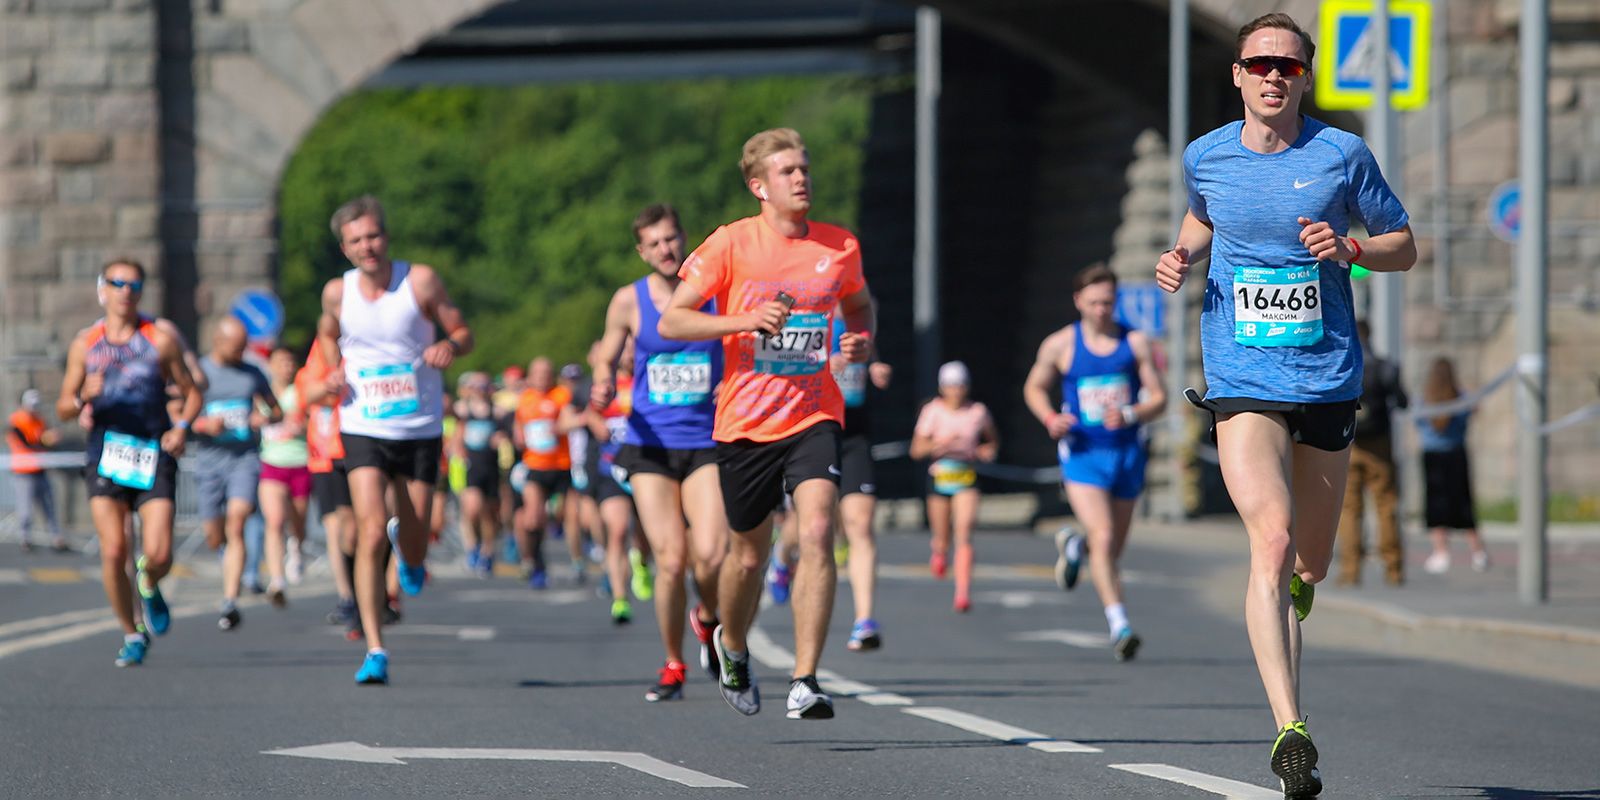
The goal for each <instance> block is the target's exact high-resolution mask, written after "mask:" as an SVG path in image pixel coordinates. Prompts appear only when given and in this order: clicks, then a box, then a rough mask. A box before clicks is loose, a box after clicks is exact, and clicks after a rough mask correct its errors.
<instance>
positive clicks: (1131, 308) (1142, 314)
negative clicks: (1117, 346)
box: [1116, 281, 1167, 336]
mask: <svg viewBox="0 0 1600 800" xmlns="http://www.w3.org/2000/svg"><path fill="white" fill-rule="evenodd" d="M1116 316H1117V322H1119V323H1121V324H1122V325H1123V327H1127V328H1132V329H1134V330H1140V331H1144V332H1145V333H1147V334H1149V335H1151V336H1165V335H1166V332H1167V321H1166V320H1167V295H1166V293H1165V292H1163V291H1161V287H1160V286H1157V285H1156V284H1155V283H1154V282H1153V281H1152V282H1150V283H1124V284H1121V285H1119V286H1118V287H1117V312H1116Z"/></svg>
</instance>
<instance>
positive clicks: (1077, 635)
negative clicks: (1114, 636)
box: [1011, 630, 1111, 650]
mask: <svg viewBox="0 0 1600 800" xmlns="http://www.w3.org/2000/svg"><path fill="white" fill-rule="evenodd" d="M1011 640H1012V641H1014V642H1060V643H1062V644H1069V645H1072V646H1073V647H1082V648H1083V649H1085V650H1104V649H1106V648H1107V647H1110V646H1111V639H1110V638H1109V637H1107V636H1106V635H1105V634H1103V633H1090V632H1088V631H1066V630H1055V631H1033V632H1031V633H1019V634H1017V635H1015V636H1012V637H1011Z"/></svg>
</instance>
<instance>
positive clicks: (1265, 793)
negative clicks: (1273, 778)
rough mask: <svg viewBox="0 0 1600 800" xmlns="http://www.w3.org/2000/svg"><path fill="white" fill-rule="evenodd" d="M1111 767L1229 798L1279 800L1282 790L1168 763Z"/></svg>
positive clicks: (1114, 765) (1235, 799)
mask: <svg viewBox="0 0 1600 800" xmlns="http://www.w3.org/2000/svg"><path fill="white" fill-rule="evenodd" d="M1111 768H1112V769H1120V770H1122V771H1123V772H1132V773H1134V774H1136V775H1144V776H1145V777H1149V778H1159V779H1161V780H1164V781H1171V782H1173V783H1181V784H1183V785H1184V786H1192V787H1194V788H1196V789H1200V790H1202V791H1207V792H1211V793H1212V794H1220V795H1222V796H1223V797H1226V798H1228V799H1229V800H1280V798H1282V797H1283V793H1282V792H1275V791H1272V790H1271V789H1263V788H1261V787H1260V786H1254V785H1251V784H1248V783H1242V782H1240V781H1236V780H1230V779H1228V778H1219V777H1217V776H1215V775H1208V774H1206V773H1204V772H1195V771H1194V770H1192V769H1184V768H1182V767H1174V766H1172V765H1170V764H1112V765H1111Z"/></svg>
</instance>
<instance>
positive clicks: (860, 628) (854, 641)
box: [844, 619, 883, 652]
mask: <svg viewBox="0 0 1600 800" xmlns="http://www.w3.org/2000/svg"><path fill="white" fill-rule="evenodd" d="M844 646H845V647H846V648H848V649H850V650H855V651H857V652H860V651H862V650H876V649H878V648H879V647H882V646H883V635H882V634H880V633H879V632H878V623H877V622H876V621H874V620H871V619H863V620H858V621H857V622H856V624H855V627H853V628H851V629H850V641H848V642H845V645H844Z"/></svg>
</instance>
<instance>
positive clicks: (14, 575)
mask: <svg viewBox="0 0 1600 800" xmlns="http://www.w3.org/2000/svg"><path fill="white" fill-rule="evenodd" d="M27 580H28V574H27V573H25V572H23V571H22V570H20V569H0V585H10V584H19V583H26V582H27Z"/></svg>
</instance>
